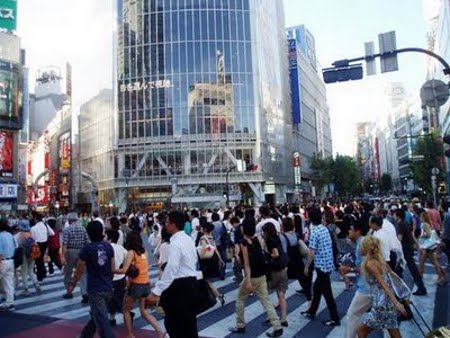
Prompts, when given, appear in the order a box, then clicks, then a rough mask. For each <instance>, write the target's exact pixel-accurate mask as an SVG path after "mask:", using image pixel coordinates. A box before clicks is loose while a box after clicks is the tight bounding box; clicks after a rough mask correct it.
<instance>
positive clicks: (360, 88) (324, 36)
mask: <svg viewBox="0 0 450 338" xmlns="http://www.w3.org/2000/svg"><path fill="white" fill-rule="evenodd" d="M428 1H429V0H428ZM284 4H285V12H286V25H287V26H293V25H297V24H305V25H306V26H307V28H308V29H309V30H310V31H311V32H312V34H313V35H314V37H315V40H316V49H317V56H318V59H319V62H320V64H321V66H322V67H329V66H331V63H332V62H333V61H335V60H339V59H345V58H352V57H358V56H362V55H364V42H368V41H373V42H375V45H376V46H378V34H379V33H384V32H388V31H392V30H395V31H396V33H397V47H398V48H401V47H426V32H427V23H426V22H425V19H424V11H423V3H422V0H377V1H369V0H315V1H311V0H284ZM376 48H377V50H378V47H376ZM425 61H426V59H425V57H424V56H422V55H420V54H418V55H417V54H409V53H408V54H402V55H400V56H399V67H400V70H399V71H398V72H395V73H387V74H386V73H385V74H382V75H380V74H379V65H377V67H378V75H377V76H372V77H368V78H366V79H364V80H362V81H355V82H347V83H338V84H332V85H327V92H328V103H329V106H330V109H331V120H332V130H333V148H334V152H335V153H336V152H339V153H343V154H348V155H353V154H354V152H355V142H356V139H355V132H356V130H355V124H356V122H359V121H366V120H372V121H373V120H377V119H383V118H384V117H385V116H386V114H387V113H388V107H387V102H386V100H387V96H386V94H385V88H386V85H387V84H388V83H389V82H391V81H402V82H404V83H405V85H406V88H407V89H408V92H409V94H410V95H411V96H412V97H415V96H418V95H419V90H420V87H421V85H422V84H423V82H424V80H425V76H426V62H425Z"/></svg>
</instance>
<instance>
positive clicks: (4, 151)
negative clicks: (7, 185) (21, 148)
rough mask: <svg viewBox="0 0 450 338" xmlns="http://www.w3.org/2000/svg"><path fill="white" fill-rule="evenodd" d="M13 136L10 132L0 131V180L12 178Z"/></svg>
mask: <svg viewBox="0 0 450 338" xmlns="http://www.w3.org/2000/svg"><path fill="white" fill-rule="evenodd" d="M13 174H14V135H13V133H12V132H11V131H0V178H13Z"/></svg>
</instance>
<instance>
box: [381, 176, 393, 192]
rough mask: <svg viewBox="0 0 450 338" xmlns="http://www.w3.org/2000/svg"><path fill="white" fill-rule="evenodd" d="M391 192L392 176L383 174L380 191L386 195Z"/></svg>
mask: <svg viewBox="0 0 450 338" xmlns="http://www.w3.org/2000/svg"><path fill="white" fill-rule="evenodd" d="M391 190H392V176H391V175H390V174H383V175H382V176H381V180H380V191H381V192H382V193H387V192H389V191H391Z"/></svg>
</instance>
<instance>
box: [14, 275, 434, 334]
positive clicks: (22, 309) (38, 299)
mask: <svg viewBox="0 0 450 338" xmlns="http://www.w3.org/2000/svg"><path fill="white" fill-rule="evenodd" d="M157 274H158V271H157V268H155V267H152V268H151V270H150V273H149V275H150V277H151V278H152V280H153V281H155V279H156V278H157ZM227 276H228V277H227V278H226V279H225V280H224V281H217V282H215V283H214V285H215V287H216V288H217V289H218V290H219V292H222V293H224V294H225V299H226V304H225V306H224V307H221V306H220V304H218V305H216V306H215V307H213V308H212V309H209V310H208V311H206V312H205V313H202V314H201V315H200V316H199V317H198V326H199V331H200V332H199V334H200V336H202V337H209V338H216V337H217V338H218V337H227V336H230V333H229V332H228V328H229V327H232V326H234V325H235V323H236V322H235V320H236V318H235V315H236V314H235V306H236V304H235V303H236V299H237V294H238V285H237V284H236V283H235V282H233V280H232V275H231V273H230V271H227ZM436 279H437V276H436V275H435V274H425V275H424V282H425V285H426V287H427V289H428V295H427V296H425V297H413V298H412V300H413V302H414V303H415V305H416V307H417V308H418V309H419V311H421V314H422V315H423V317H424V318H425V320H426V321H427V323H428V324H429V325H430V326H431V324H432V322H433V311H434V305H435V297H436ZM41 287H42V291H43V292H42V293H40V294H39V293H36V294H31V295H30V296H29V297H21V296H19V297H17V300H16V302H15V305H16V312H17V313H23V314H43V315H46V316H49V317H53V318H58V319H66V320H73V319H77V320H87V318H88V316H89V307H88V306H83V305H81V304H80V303H79V302H80V297H79V295H80V293H79V291H77V292H76V293H74V298H73V299H61V296H62V295H63V294H64V292H65V289H64V285H63V276H62V274H60V273H59V274H56V275H55V276H53V277H49V278H47V279H46V280H44V282H43V284H42V286H41ZM297 288H298V282H297V281H290V283H289V289H288V291H287V293H286V299H287V301H288V307H289V308H288V317H287V320H288V323H289V327H287V328H284V334H283V337H299V336H304V337H308V336H310V330H311V327H309V328H308V326H310V324H311V321H310V320H308V319H306V318H303V317H302V316H301V314H300V313H301V312H302V311H305V310H307V307H308V303H307V302H306V300H305V299H304V297H303V296H300V295H297V294H296V292H295V290H296V289H297ZM332 289H333V294H334V297H335V298H336V299H340V298H342V297H343V296H345V297H344V298H346V301H347V299H348V298H349V297H351V296H352V293H353V291H350V293H348V292H349V291H344V283H343V282H342V281H339V280H336V279H333V280H332ZM21 290H22V289H21V288H18V289H17V293H20V291H21ZM30 290H33V288H31V289H30ZM270 299H271V301H272V302H273V303H276V302H277V299H276V295H275V293H273V292H272V293H271V294H270ZM345 304H346V305H345V306H348V301H347V302H346V303H345ZM341 310H342V309H341ZM344 310H345V309H344ZM327 311H328V310H327V308H326V304H325V301H324V300H322V301H321V304H320V306H319V310H318V312H317V316H319V315H322V316H325V315H326V316H327V315H328V312H327ZM341 312H342V311H341ZM153 314H154V315H155V317H156V318H157V319H158V322H159V324H160V325H161V326H162V327H163V326H164V320H163V317H161V316H160V315H158V314H156V313H153ZM116 319H117V323H118V324H119V325H121V324H123V316H121V315H118V316H117V318H116ZM245 319H246V322H247V328H248V331H247V333H246V336H247V337H264V336H265V332H266V331H267V330H270V328H269V327H264V326H263V321H264V319H265V311H264V309H263V307H262V305H261V303H260V302H259V300H258V299H257V297H256V295H255V296H254V297H249V299H248V300H247V302H246V308H245ZM345 320H346V318H345V317H343V318H342V324H343V325H342V326H340V327H336V328H334V329H330V330H328V331H327V333H326V334H325V335H323V337H327V338H341V337H344V333H345ZM135 328H136V329H145V330H152V327H151V326H150V325H148V323H147V322H146V321H145V320H144V319H143V318H141V315H140V313H139V311H136V317H135ZM401 332H402V335H403V337H406V338H413V337H416V336H417V328H416V327H415V324H414V323H413V322H412V321H411V322H403V323H402V324H401Z"/></svg>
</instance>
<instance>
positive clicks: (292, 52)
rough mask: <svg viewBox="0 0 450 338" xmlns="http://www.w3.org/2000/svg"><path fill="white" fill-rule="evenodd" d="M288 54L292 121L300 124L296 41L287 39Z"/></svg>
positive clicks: (299, 89) (299, 91)
mask: <svg viewBox="0 0 450 338" xmlns="http://www.w3.org/2000/svg"><path fill="white" fill-rule="evenodd" d="M288 46H289V47H288V54H289V56H288V57H289V78H290V81H291V104H292V123H293V124H300V123H301V121H302V112H301V107H302V105H301V86H300V76H299V69H298V60H297V41H296V40H295V39H289V40H288Z"/></svg>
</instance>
